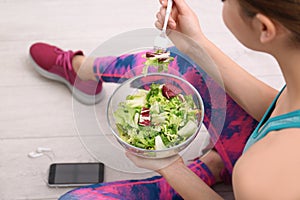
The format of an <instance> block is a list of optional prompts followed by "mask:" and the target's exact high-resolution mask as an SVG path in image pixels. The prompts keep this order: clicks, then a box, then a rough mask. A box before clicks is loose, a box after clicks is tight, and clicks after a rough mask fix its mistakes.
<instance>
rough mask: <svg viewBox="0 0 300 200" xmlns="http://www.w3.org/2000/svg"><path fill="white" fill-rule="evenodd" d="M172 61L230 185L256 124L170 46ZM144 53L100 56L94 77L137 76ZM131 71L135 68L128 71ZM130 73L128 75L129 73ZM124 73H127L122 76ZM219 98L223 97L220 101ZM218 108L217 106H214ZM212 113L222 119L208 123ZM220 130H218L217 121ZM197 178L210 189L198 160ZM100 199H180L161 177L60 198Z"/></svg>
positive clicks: (88, 188) (210, 180)
mask: <svg viewBox="0 0 300 200" xmlns="http://www.w3.org/2000/svg"><path fill="white" fill-rule="evenodd" d="M169 50H170V52H171V56H173V57H174V58H175V59H174V61H173V62H172V63H171V64H170V66H169V68H170V70H173V71H176V72H178V73H179V74H181V76H182V77H183V78H185V79H186V80H187V81H189V82H190V83H191V84H192V85H193V86H194V87H195V88H196V89H197V90H198V91H199V93H200V95H201V97H202V98H203V103H204V108H205V111H204V113H205V115H204V121H203V123H204V125H205V127H206V128H207V130H208V132H209V134H210V136H211V140H212V142H213V144H215V146H214V149H215V150H216V151H217V152H218V153H219V154H220V156H221V158H222V160H223V161H224V164H225V169H224V170H223V171H222V174H221V177H222V178H223V180H224V181H225V182H230V180H231V175H232V170H233V166H234V164H235V162H236V161H237V159H238V158H239V157H240V156H241V154H242V151H243V148H244V146H245V143H246V141H247V139H248V137H249V136H250V134H251V133H252V131H253V130H254V128H255V127H256V125H257V121H255V120H254V119H253V118H252V117H251V116H249V115H248V114H247V113H246V112H245V111H244V110H243V109H242V108H241V107H240V106H239V105H237V104H236V103H235V102H234V101H233V100H232V99H231V98H230V97H229V96H228V95H226V94H225V93H224V90H223V89H222V88H221V87H220V86H219V85H218V84H217V83H216V82H215V81H214V80H213V79H212V78H210V77H209V76H208V75H207V74H206V73H205V72H204V71H203V70H202V69H201V68H200V67H199V66H196V65H195V64H192V63H193V62H192V61H191V60H189V58H186V57H185V56H183V55H182V54H180V52H179V51H178V50H177V49H176V48H174V47H172V48H170V49H169ZM144 53H145V52H139V53H136V54H126V55H122V56H119V57H99V58H97V59H96V60H95V62H94V72H95V76H96V77H97V78H98V80H99V81H104V82H122V81H124V80H126V79H128V78H130V77H132V76H135V75H136V74H140V73H141V70H142V68H140V69H139V68H138V67H137V66H143V63H144V62H145V59H144V58H142V55H143V54H144ZM132 69H136V70H133V71H131V70H132ZM128 72H130V73H128ZM124 74H127V75H125V76H124ZM218 94H221V95H222V94H224V95H223V96H224V97H225V98H223V99H224V100H222V101H225V102H224V103H220V104H218V102H217V101H218ZM221 99H222V98H221ZM216 105H217V106H216ZM214 113H223V114H221V115H223V116H224V119H220V120H218V117H217V118H216V119H215V118H214V120H211V118H212V117H213V116H212V115H214ZM219 121H222V127H221V129H220V127H219V126H220V124H219V123H220V122H219ZM188 167H189V168H190V170H192V171H193V172H194V173H195V174H196V175H197V176H199V178H200V179H202V180H203V181H204V182H205V183H206V184H208V185H209V186H212V185H213V184H214V183H215V178H214V177H213V176H212V173H211V172H210V171H209V169H208V168H207V166H206V165H205V164H204V163H203V162H201V161H200V160H199V159H196V160H195V161H193V162H192V163H191V164H190V165H189V166H188ZM67 199H68V200H70V199H72V200H75V199H76V200H79V199H80V200H91V199H93V200H100V199H124V200H125V199H130V200H143V199H145V200H146V199H149V200H155V199H162V200H168V199H173V200H175V199H182V198H181V197H180V195H179V194H178V193H176V191H174V190H173V189H172V188H171V187H170V185H169V184H168V183H167V182H166V180H165V179H164V178H163V177H161V176H155V177H152V178H147V179H143V180H124V181H115V182H108V183H100V184H95V185H90V186H85V187H80V188H77V189H75V190H72V191H70V192H68V193H66V194H65V195H63V196H62V197H61V198H60V200H67Z"/></svg>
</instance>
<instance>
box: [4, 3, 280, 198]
mask: <svg viewBox="0 0 300 200" xmlns="http://www.w3.org/2000/svg"><path fill="white" fill-rule="evenodd" d="M189 3H190V4H191V5H192V6H193V7H194V8H195V10H196V11H197V13H198V14H199V17H200V19H201V21H202V28H203V30H204V32H205V33H206V34H207V36H208V37H209V38H210V39H211V40H213V41H214V42H215V43H216V44H217V45H218V46H219V47H220V48H222V49H223V50H224V51H225V52H226V53H228V54H229V55H230V56H232V58H234V59H235V60H236V61H237V62H239V63H241V64H242V65H243V66H245V68H246V69H247V70H249V71H250V72H251V73H253V74H254V75H255V76H257V77H258V78H260V79H262V80H263V81H265V82H267V83H269V84H271V85H272V86H274V87H275V88H277V89H279V88H280V87H281V86H282V84H283V82H282V78H281V77H280V75H279V70H278V68H276V64H275V63H274V60H273V59H272V58H270V57H268V56H266V55H264V54H260V53H254V52H252V51H250V50H247V49H245V48H243V47H242V46H241V45H239V44H238V43H237V41H236V40H235V39H234V38H233V37H232V35H231V34H230V33H229V32H228V31H227V30H226V28H225V27H224V25H223V23H222V20H221V8H222V4H221V2H219V1H212V0H201V1H200V0H189ZM158 8H159V5H158V1H157V2H156V1H149V0H148V1H146V0H143V1H141V0H126V1H123V0H116V1H111V0H100V1H99V0H90V1H85V2H84V1H79V0H72V1H71V0H64V1H60V0H0V60H1V61H2V62H1V63H2V64H1V66H0V74H1V75H0V77H1V78H0V95H1V99H0V155H1V161H0V182H1V184H0V199H1V200H13V199H31V200H34V199H57V198H58V197H59V196H60V195H62V194H63V193H65V192H67V191H68V190H70V188H65V189H53V188H48V187H47V185H46V182H45V181H46V176H47V169H48V166H49V164H50V163H51V162H54V161H55V162H60V161H61V162H71V161H94V157H93V156H91V154H89V152H88V151H87V150H86V149H85V148H84V147H83V144H82V143H81V142H80V140H79V138H78V135H77V130H78V127H77V126H78V124H77V122H76V119H74V106H73V105H74V104H72V97H71V95H70V93H69V91H68V90H67V88H66V87H65V86H63V85H61V84H59V83H56V82H52V81H49V80H46V79H45V78H43V77H41V76H39V75H38V74H37V73H36V72H35V71H34V70H33V68H32V65H31V63H30V61H29V56H28V53H29V52H28V50H29V47H30V45H31V44H33V43H34V42H37V41H44V42H49V43H53V44H56V45H59V46H60V47H62V48H64V49H81V50H83V51H84V52H85V53H86V54H89V53H91V52H92V51H93V50H94V49H95V48H97V47H98V46H99V45H100V44H102V43H103V42H105V41H107V40H108V39H110V38H111V37H113V36H115V35H118V34H120V33H123V32H127V31H132V30H135V29H141V28H154V26H153V23H154V19H155V14H156V12H157V9H158ZM113 87H114V86H112V85H107V87H106V91H107V96H106V97H108V96H109V94H110V92H111V91H112V88H113ZM75 104H76V103H75ZM102 106H103V107H102V111H103V114H104V112H105V104H102ZM100 143H101V142H100ZM102 143H105V142H103V141H102ZM99 145H101V144H99ZM103 145H105V144H103ZM39 146H42V147H49V148H52V150H53V153H49V154H47V155H48V156H43V157H39V158H36V159H32V158H29V157H28V156H27V155H28V153H29V152H31V151H34V150H36V148H37V147H39ZM107 151H108V152H106V154H105V155H106V156H108V157H110V158H107V159H110V161H109V162H116V163H117V164H116V163H115V164H116V165H118V163H119V164H120V165H124V166H125V167H126V165H127V164H125V163H121V161H119V160H120V159H121V160H122V159H124V158H120V159H119V157H118V156H120V157H122V155H121V154H117V155H116V154H114V153H113V152H110V151H109V150H107ZM104 161H105V158H104ZM128 165H129V164H128ZM129 171H130V170H129ZM130 172H132V171H130ZM150 175H153V173H126V172H124V170H123V171H122V170H117V169H113V168H110V167H107V169H106V174H105V180H106V181H112V180H120V179H127V178H141V177H148V176H150Z"/></svg>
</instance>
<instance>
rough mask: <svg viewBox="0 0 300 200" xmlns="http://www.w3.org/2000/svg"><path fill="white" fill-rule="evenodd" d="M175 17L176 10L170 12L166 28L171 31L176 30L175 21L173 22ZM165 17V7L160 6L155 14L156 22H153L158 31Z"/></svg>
mask: <svg viewBox="0 0 300 200" xmlns="http://www.w3.org/2000/svg"><path fill="white" fill-rule="evenodd" d="M176 15H177V11H176V9H174V11H172V13H171V15H170V18H169V21H168V27H169V28H171V29H175V28H176V21H175V20H174V19H175V18H176ZM165 16H166V7H163V6H162V7H161V8H160V10H159V12H158V13H157V14H156V18H157V21H156V22H155V26H156V27H157V28H158V29H162V27H163V25H164V20H165Z"/></svg>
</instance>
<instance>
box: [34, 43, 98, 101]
mask: <svg viewBox="0 0 300 200" xmlns="http://www.w3.org/2000/svg"><path fill="white" fill-rule="evenodd" d="M75 55H83V52H82V51H75V52H73V51H70V50H69V51H63V50H61V49H59V48H58V47H55V46H51V45H48V44H45V43H35V44H33V45H32V46H31V47H30V56H31V58H32V60H33V61H34V62H33V63H34V68H35V70H36V71H37V72H38V73H39V74H41V75H42V76H44V77H46V78H49V79H52V80H55V81H59V82H61V83H64V84H65V85H67V87H68V88H69V89H70V91H71V92H72V94H73V96H74V97H75V98H76V99H77V100H78V101H80V102H81V103H84V104H89V105H90V104H95V103H98V102H99V101H101V99H102V96H103V94H102V95H101V91H102V82H97V81H93V80H88V81H83V80H81V79H80V78H78V77H77V74H76V72H75V71H74V69H73V66H72V59H73V57H74V56H75Z"/></svg>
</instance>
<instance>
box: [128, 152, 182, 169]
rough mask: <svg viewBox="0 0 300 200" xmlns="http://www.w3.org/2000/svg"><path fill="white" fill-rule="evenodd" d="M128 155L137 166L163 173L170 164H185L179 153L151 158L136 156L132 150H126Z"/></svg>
mask: <svg viewBox="0 0 300 200" xmlns="http://www.w3.org/2000/svg"><path fill="white" fill-rule="evenodd" d="M126 156H127V157H128V158H129V159H130V160H131V161H132V162H133V163H134V164H135V165H136V166H137V167H140V168H144V169H149V170H153V171H156V172H158V173H161V171H162V170H163V169H165V168H167V167H168V166H170V165H176V164H184V163H183V160H182V158H181V157H180V156H179V155H175V156H172V157H169V158H160V159H149V158H142V157H139V156H136V155H134V154H132V153H130V152H126Z"/></svg>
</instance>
